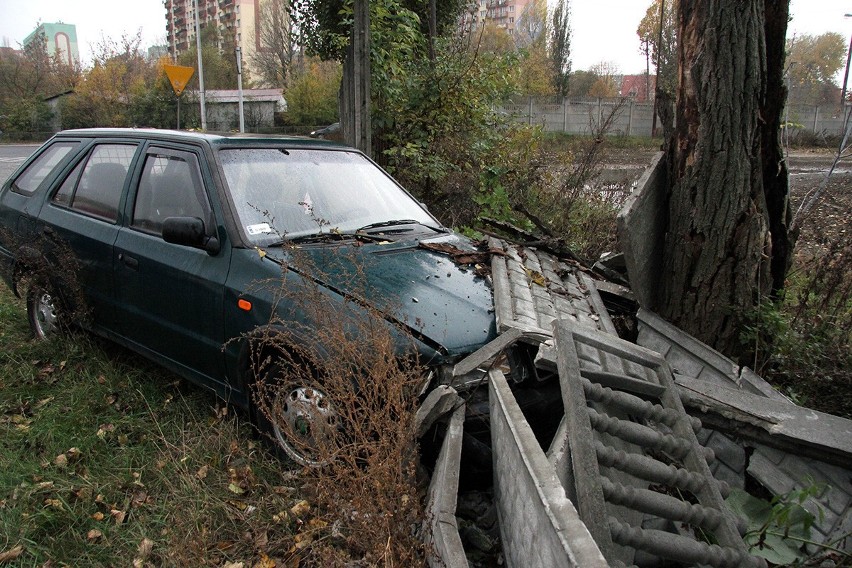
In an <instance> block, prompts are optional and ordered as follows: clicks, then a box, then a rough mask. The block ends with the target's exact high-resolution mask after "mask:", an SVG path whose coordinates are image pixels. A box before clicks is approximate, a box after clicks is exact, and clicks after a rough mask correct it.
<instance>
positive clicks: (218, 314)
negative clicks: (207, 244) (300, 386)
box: [114, 146, 230, 388]
mask: <svg viewBox="0 0 852 568" xmlns="http://www.w3.org/2000/svg"><path fill="white" fill-rule="evenodd" d="M201 156H202V154H201V153H200V152H197V151H195V150H192V149H189V148H184V149H177V148H174V147H158V146H150V147H148V148H147V149H146V151H145V153H144V156H143V158H142V160H141V167H140V168H139V173H138V177H137V179H138V181H137V182H136V187H135V191H134V192H132V196H133V197H132V200H131V201H130V202H129V203H128V207H127V210H128V222H127V223H126V224H125V226H124V227H123V228H121V230H120V231H119V234H118V238H117V240H116V243H115V250H114V265H115V281H116V285H115V290H116V297H117V304H116V311H117V314H118V316H119V318H120V319H121V322H120V328H121V335H122V336H123V337H124V338H125V340H126V341H128V342H130V343H131V344H132V346H133V347H135V348H136V349H137V350H140V351H143V352H146V353H147V354H148V355H152V356H153V357H154V358H155V359H157V360H158V361H159V362H161V363H164V364H166V365H167V366H171V367H172V368H175V369H177V370H179V371H180V372H182V373H183V374H185V375H188V376H190V377H193V378H195V380H196V381H198V382H201V383H204V384H207V385H208V386H211V387H213V388H216V386H217V385H214V384H210V380H211V379H212V380H215V381H216V382H217V383H224V381H223V380H222V375H223V367H224V365H223V354H222V343H223V341H224V337H223V330H222V302H223V287H224V282H225V279H226V277H227V274H228V265H229V262H230V252H229V248H228V247H222V250H220V251H219V252H218V253H217V254H215V255H210V254H208V253H207V252H205V251H204V250H201V249H198V248H193V247H189V246H182V245H177V244H172V243H167V242H165V241H164V240H163V238H162V228H163V222H164V221H165V220H166V219H167V218H170V217H197V218H199V219H201V220H202V221H203V222H204V225H205V230H206V231H210V232H211V234H215V231H216V230H217V222H216V220H215V214H214V212H213V208H212V206H211V201H210V198H209V194H210V193H212V192H209V191H208V188H207V186H208V185H209V184H208V183H206V182H205V176H204V175H203V173H202V167H201V166H202V163H201V159H200V157H201ZM207 179H209V177H208V178H207Z"/></svg>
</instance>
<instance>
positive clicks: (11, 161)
mask: <svg viewBox="0 0 852 568" xmlns="http://www.w3.org/2000/svg"><path fill="white" fill-rule="evenodd" d="M38 146H39V145H38V144H0V185H2V184H3V183H5V182H6V180H7V179H9V176H10V175H12V173H13V172H14V171H15V170H16V169H18V166H20V165H21V164H22V163H23V162H24V160H26V159H27V158H28V157H29V156H30V154H32V153H33V152H35V150H36V148H38Z"/></svg>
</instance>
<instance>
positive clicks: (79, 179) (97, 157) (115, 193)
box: [53, 144, 136, 222]
mask: <svg viewBox="0 0 852 568" xmlns="http://www.w3.org/2000/svg"><path fill="white" fill-rule="evenodd" d="M135 152H136V146H135V145H130V144H100V145H98V146H95V148H94V149H93V150H92V152H91V153H90V154H89V156H88V159H87V160H85V162H81V163H80V164H79V165H78V166H77V167H76V168H74V171H72V172H71V174H70V175H69V176H68V177H67V178H66V179H65V182H63V184H62V186H61V187H60V188H59V191H57V192H56V195H54V197H53V201H54V202H55V203H57V204H59V205H65V206H66V207H71V209H74V210H76V211H80V212H82V213H87V214H89V215H93V216H95V217H99V218H101V219H104V220H107V221H113V222H114V221H116V220H117V219H118V205H119V202H120V201H121V194H122V190H123V189H124V182H125V180H126V179H127V172H128V170H129V169H130V162H131V161H132V160H133V154H134V153H135Z"/></svg>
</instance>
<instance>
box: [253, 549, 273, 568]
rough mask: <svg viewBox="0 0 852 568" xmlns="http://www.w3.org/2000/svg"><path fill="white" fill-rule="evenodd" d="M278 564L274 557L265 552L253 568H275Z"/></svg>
mask: <svg viewBox="0 0 852 568" xmlns="http://www.w3.org/2000/svg"><path fill="white" fill-rule="evenodd" d="M275 566H276V564H275V561H274V560H273V559H271V558H270V557H268V556H267V555H266V554H264V553H263V552H261V553H260V560H258V561H257V562H255V563H254V566H253V567H252V568H275Z"/></svg>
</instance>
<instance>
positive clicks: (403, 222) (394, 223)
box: [356, 219, 445, 233]
mask: <svg viewBox="0 0 852 568" xmlns="http://www.w3.org/2000/svg"><path fill="white" fill-rule="evenodd" d="M397 225H422V226H423V227H426V228H427V229H432V230H433V231H435V232H438V233H443V232H445V231H444V230H443V229H440V228H438V227H432V226H429V225H427V224H425V223H421V222H420V221H415V220H414V219H395V220H393V221H379V222H377V223H370V224H369V225H364V226H363V227H361V228H360V229H358V230H357V231H356V233H362V232H364V231H369V230H370V229H378V228H380V227H395V226H397Z"/></svg>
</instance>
